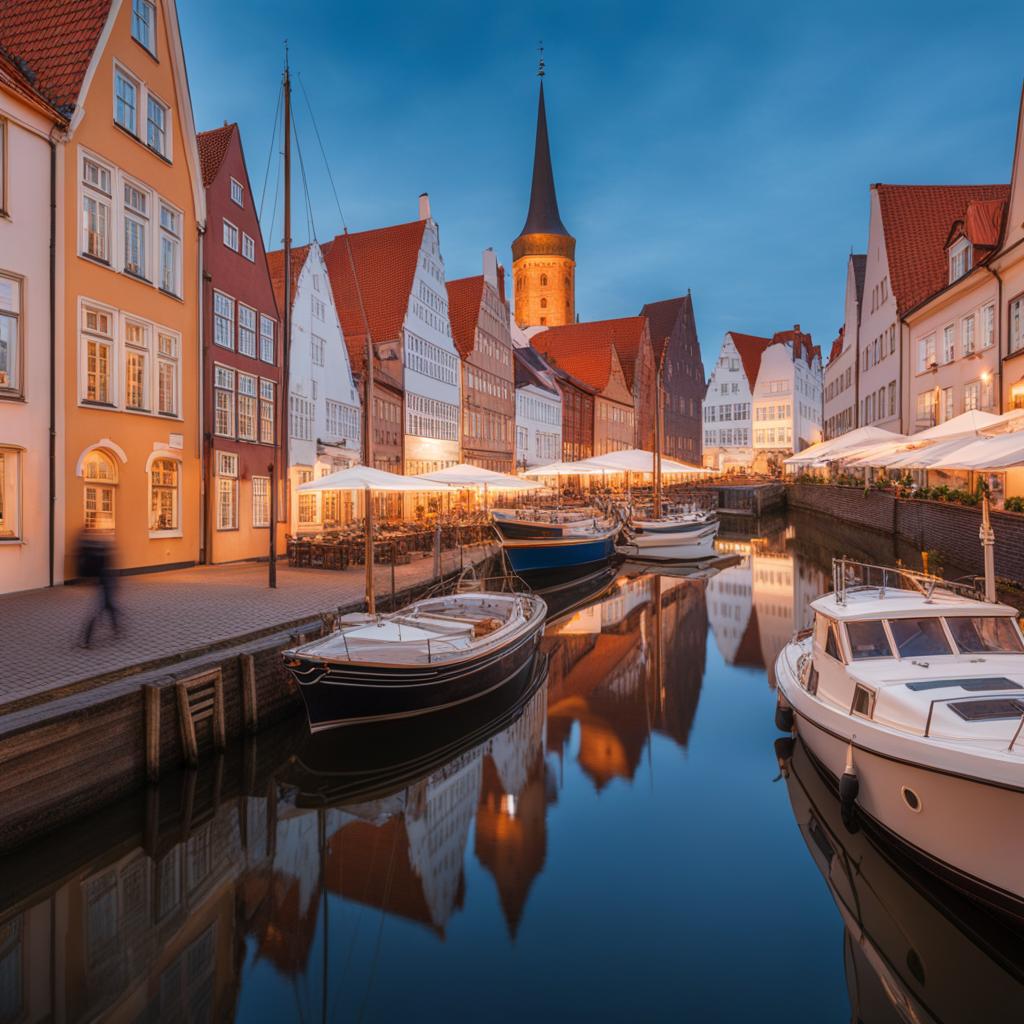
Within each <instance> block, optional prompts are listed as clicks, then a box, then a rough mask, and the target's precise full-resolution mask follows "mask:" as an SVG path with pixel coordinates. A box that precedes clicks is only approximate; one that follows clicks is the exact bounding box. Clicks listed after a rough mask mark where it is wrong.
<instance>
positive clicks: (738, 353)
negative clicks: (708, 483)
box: [703, 331, 770, 471]
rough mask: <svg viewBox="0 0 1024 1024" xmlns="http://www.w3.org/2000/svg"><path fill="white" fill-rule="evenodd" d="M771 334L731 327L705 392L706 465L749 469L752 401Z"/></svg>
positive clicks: (751, 449)
mask: <svg viewBox="0 0 1024 1024" xmlns="http://www.w3.org/2000/svg"><path fill="white" fill-rule="evenodd" d="M769 344H770V341H769V339H768V338H761V337H757V336H756V335H752V334H739V333H738V332H736V331H729V332H727V333H726V335H725V338H724V339H723V340H722V348H721V350H720V351H719V353H718V359H717V360H716V361H715V365H714V367H713V368H712V370H711V376H710V378H709V379H708V385H707V391H706V393H705V395H704V403H703V418H704V465H705V466H706V467H708V468H709V469H715V470H719V471H724V470H727V469H730V468H736V469H749V468H750V466H751V464H752V462H753V458H754V450H753V437H752V429H751V426H752V425H751V415H750V403H751V397H752V394H753V390H754V385H755V384H756V382H757V372H758V368H759V367H760V365H761V353H762V352H763V351H764V350H765V348H766V347H767V346H768V345H769Z"/></svg>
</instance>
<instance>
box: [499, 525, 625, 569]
mask: <svg viewBox="0 0 1024 1024" xmlns="http://www.w3.org/2000/svg"><path fill="white" fill-rule="evenodd" d="M620 528H621V527H620V525H619V524H618V523H615V524H613V525H608V524H601V523H598V524H596V525H588V526H586V527H580V528H578V529H576V530H574V531H573V532H572V533H564V534H562V536H560V537H523V538H510V537H505V536H502V539H501V547H502V550H503V551H504V552H505V554H506V556H507V557H508V561H509V565H511V567H512V571H513V572H515V573H516V574H517V575H520V576H522V575H523V574H524V573H550V572H556V571H558V570H563V569H578V568H582V567H584V566H590V565H595V564H598V563H604V562H607V561H608V560H609V559H610V558H611V557H612V555H613V554H614V553H615V538H616V537H617V536H618V534H619V530H620Z"/></svg>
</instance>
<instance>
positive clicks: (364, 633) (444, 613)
mask: <svg viewBox="0 0 1024 1024" xmlns="http://www.w3.org/2000/svg"><path fill="white" fill-rule="evenodd" d="M546 613H547V606H546V605H545V603H544V600H543V598H541V597H539V596H537V595H535V594H528V593H511V594H509V593H494V592H487V591H484V592H474V593H459V594H451V595H447V596H442V597H431V598H426V599H424V600H421V601H414V602H413V603H411V604H409V605H407V606H406V607H404V608H402V609H401V610H399V611H397V612H394V613H391V614H388V615H369V614H367V613H364V612H353V613H349V614H347V615H343V616H341V618H340V620H339V626H338V628H337V629H336V630H335V631H334V632H332V633H330V634H329V635H328V636H325V637H322V638H320V639H318V640H313V641H312V642H310V643H306V644H302V645H301V646H299V647H294V648H291V649H289V650H287V651H285V652H283V657H284V663H285V667H286V668H287V669H288V671H289V673H290V674H291V676H292V678H293V679H294V680H295V682H296V683H297V684H298V688H299V693H300V694H301V696H302V700H303V702H304V704H305V706H306V714H307V716H308V718H309V727H310V730H311V731H313V732H317V731H320V730H322V729H330V728H334V727H336V726H341V725H351V724H355V723H364V722H378V721H385V720H389V719H400V718H406V717H409V716H412V715H423V714H427V713H430V712H434V711H439V710H441V709H444V708H451V707H454V706H456V705H459V704H464V703H466V702H468V701H472V700H476V699H479V698H480V697H482V696H484V695H485V694H488V693H490V692H492V691H493V690H495V689H497V688H499V687H501V686H503V685H504V684H505V683H507V682H508V681H509V680H511V679H513V678H514V677H515V676H516V674H517V673H518V672H519V670H520V669H522V667H523V665H524V664H525V663H526V662H528V661H529V660H530V659H532V658H533V656H534V653H535V652H536V650H537V645H538V644H539V642H540V638H541V636H542V634H543V632H544V618H545V615H546Z"/></svg>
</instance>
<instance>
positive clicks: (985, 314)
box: [981, 305, 996, 348]
mask: <svg viewBox="0 0 1024 1024" xmlns="http://www.w3.org/2000/svg"><path fill="white" fill-rule="evenodd" d="M995 343H996V307H995V306H992V305H988V306H986V307H985V308H984V309H983V310H982V311H981V347H982V348H991V347H992V346H993V345H994V344H995Z"/></svg>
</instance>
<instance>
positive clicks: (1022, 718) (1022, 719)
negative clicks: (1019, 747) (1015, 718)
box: [1006, 714, 1024, 753]
mask: <svg viewBox="0 0 1024 1024" xmlns="http://www.w3.org/2000/svg"><path fill="white" fill-rule="evenodd" d="M1021 729H1024V714H1022V715H1021V716H1020V721H1019V722H1018V723H1017V731H1016V732H1015V733H1014V734H1013V739H1012V740H1010V745H1009V746H1008V747H1007V748H1006V752H1007V753H1010V752H1011V751H1012V750H1013V745H1014V743H1016V742H1017V737H1018V736H1020V731H1021Z"/></svg>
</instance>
